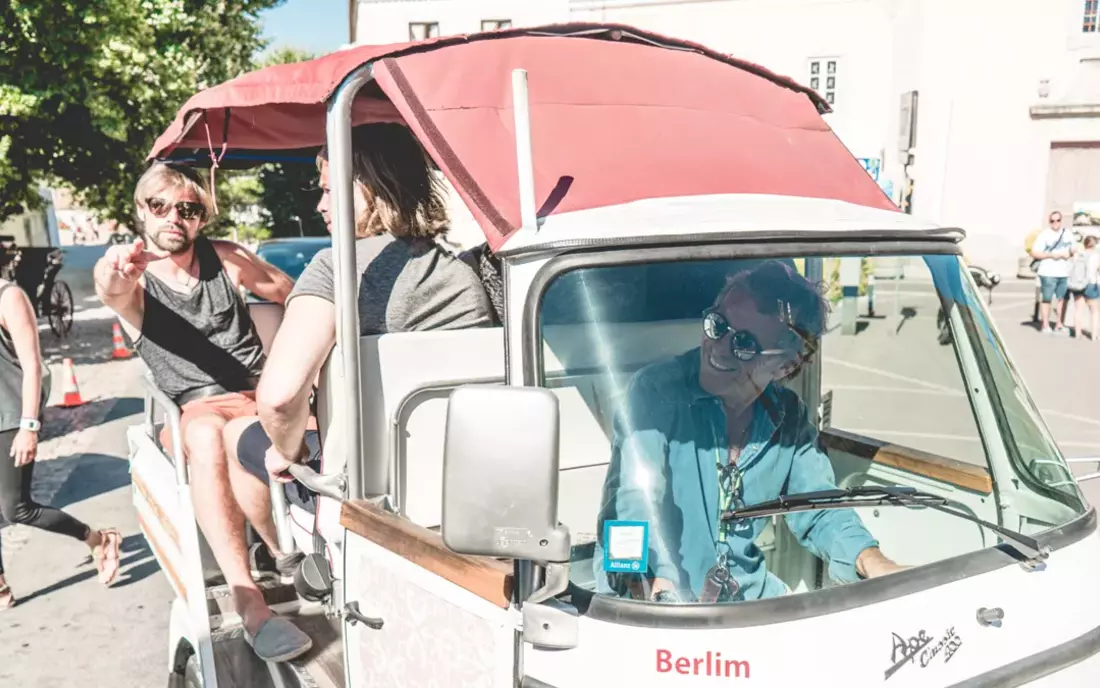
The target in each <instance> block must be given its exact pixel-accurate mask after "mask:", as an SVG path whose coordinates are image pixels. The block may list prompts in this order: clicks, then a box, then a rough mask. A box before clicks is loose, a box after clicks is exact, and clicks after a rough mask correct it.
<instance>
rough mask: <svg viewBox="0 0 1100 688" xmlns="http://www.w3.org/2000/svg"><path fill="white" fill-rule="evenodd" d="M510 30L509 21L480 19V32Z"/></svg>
mask: <svg viewBox="0 0 1100 688" xmlns="http://www.w3.org/2000/svg"><path fill="white" fill-rule="evenodd" d="M510 28H512V20H511V19H482V20H481V30H482V31H496V30H497V29H510Z"/></svg>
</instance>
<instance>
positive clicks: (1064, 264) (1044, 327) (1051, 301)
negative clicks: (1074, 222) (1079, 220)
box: [1031, 210, 1077, 334]
mask: <svg viewBox="0 0 1100 688" xmlns="http://www.w3.org/2000/svg"><path fill="white" fill-rule="evenodd" d="M1049 225H1050V226H1049V227H1047V228H1046V229H1045V230H1043V231H1042V232H1041V233H1040V234H1039V236H1038V237H1036V238H1035V243H1034V244H1032V247H1031V257H1032V258H1034V259H1035V263H1036V264H1037V265H1036V273H1038V275H1039V285H1040V286H1039V289H1040V303H1039V327H1040V330H1041V331H1042V332H1043V333H1050V332H1052V331H1053V332H1054V333H1055V334H1065V333H1066V329H1065V327H1064V326H1063V324H1062V320H1063V316H1064V314H1065V307H1066V291H1067V290H1068V288H1069V264H1070V259H1071V258H1072V257H1073V254H1074V253H1075V252H1076V250H1077V249H1076V246H1075V245H1074V240H1073V232H1072V231H1071V230H1069V229H1067V228H1066V227H1063V226H1062V213H1060V212H1058V211H1057V210H1055V211H1054V212H1052V213H1051V214H1050V217H1049ZM1051 311H1053V315H1054V329H1053V330H1051V328H1050V316H1051Z"/></svg>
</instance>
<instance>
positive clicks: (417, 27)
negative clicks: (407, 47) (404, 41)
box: [409, 22, 439, 41]
mask: <svg viewBox="0 0 1100 688" xmlns="http://www.w3.org/2000/svg"><path fill="white" fill-rule="evenodd" d="M437 36H439V22H409V40H410V41H422V40H424V39H425V38H436V37H437Z"/></svg>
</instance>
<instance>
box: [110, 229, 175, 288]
mask: <svg viewBox="0 0 1100 688" xmlns="http://www.w3.org/2000/svg"><path fill="white" fill-rule="evenodd" d="M163 257H164V256H158V255H157V254H155V253H151V252H149V251H146V250H145V241H144V240H143V239H135V240H134V243H132V244H129V245H127V244H116V245H114V246H112V247H111V248H109V249H107V255H106V258H107V265H108V266H109V267H110V268H111V270H113V271H114V272H115V273H116V274H117V275H118V276H120V277H122V278H124V279H127V280H136V279H137V278H138V277H141V275H142V273H144V272H145V268H147V267H149V263H151V262H152V261H154V260H160V259H161V258H163Z"/></svg>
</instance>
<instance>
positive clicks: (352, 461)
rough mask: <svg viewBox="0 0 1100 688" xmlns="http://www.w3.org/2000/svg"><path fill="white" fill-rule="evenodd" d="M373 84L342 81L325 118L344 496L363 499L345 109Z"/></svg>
mask: <svg viewBox="0 0 1100 688" xmlns="http://www.w3.org/2000/svg"><path fill="white" fill-rule="evenodd" d="M373 80H374V74H373V68H372V65H371V64H370V63H368V64H365V65H362V66H361V67H359V68H357V69H356V70H355V71H353V72H352V73H351V74H349V75H348V76H346V77H345V78H344V80H343V81H342V82H341V83H340V86H339V87H337V89H336V94H335V95H334V96H333V98H332V100H331V101H329V105H328V114H327V116H326V119H325V134H326V140H327V144H328V165H329V187H330V189H331V193H332V216H333V227H332V252H333V267H334V269H335V270H334V271H335V275H334V276H333V277H334V282H335V284H336V342H337V344H338V345H339V346H340V352H341V354H342V363H343V374H344V380H343V383H344V384H343V389H342V392H343V402H344V407H345V410H346V413H347V417H348V423H347V427H346V428H344V432H346V433H347V439H348V442H347V448H346V451H347V463H346V466H347V468H346V470H347V479H348V488H349V490H348V496H349V497H350V498H352V499H359V498H361V497H362V495H363V474H362V467H361V465H360V461H361V459H362V457H363V432H362V427H363V413H362V411H363V401H362V395H361V392H362V378H361V377H360V370H359V368H360V361H359V290H358V288H357V287H358V279H357V275H356V269H355V266H356V261H355V208H354V204H353V202H352V198H353V196H352V194H353V191H354V190H353V187H352V183H353V181H352V166H351V157H352V141H351V105H352V102H353V101H354V100H355V96H356V95H358V93H359V90H360V89H361V88H362V87H363V86H364V85H366V84H367V83H369V82H370V81H373Z"/></svg>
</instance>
